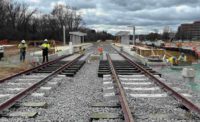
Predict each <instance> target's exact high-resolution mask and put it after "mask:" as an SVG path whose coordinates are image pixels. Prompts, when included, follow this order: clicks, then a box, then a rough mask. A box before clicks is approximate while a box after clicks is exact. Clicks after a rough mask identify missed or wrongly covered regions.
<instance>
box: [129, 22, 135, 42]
mask: <svg viewBox="0 0 200 122" xmlns="http://www.w3.org/2000/svg"><path fill="white" fill-rule="evenodd" d="M128 27H132V28H133V45H136V42H135V26H134V25H131V26H128Z"/></svg>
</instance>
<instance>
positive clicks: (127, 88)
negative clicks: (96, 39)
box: [91, 52, 200, 122]
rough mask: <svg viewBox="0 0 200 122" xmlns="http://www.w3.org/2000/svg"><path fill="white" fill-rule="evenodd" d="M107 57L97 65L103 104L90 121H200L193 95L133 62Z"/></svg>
mask: <svg viewBox="0 0 200 122" xmlns="http://www.w3.org/2000/svg"><path fill="white" fill-rule="evenodd" d="M117 53H119V54H118V55H117V54H116V53H115V54H111V55H109V54H107V56H106V58H104V59H105V60H103V61H100V64H99V71H98V76H99V77H103V94H104V100H103V102H100V103H97V104H94V105H93V107H94V108H98V109H99V110H98V111H101V112H94V113H93V114H92V115H91V120H92V121H100V122H101V121H104V120H105V121H126V122H133V121H141V122H144V121H145V122H149V121H158V122H160V121H182V120H185V121H191V120H192V121H199V120H200V118H199V114H200V108H199V107H198V106H197V105H195V104H194V103H192V102H191V100H190V99H191V98H192V95H190V94H189V93H188V92H187V91H184V90H183V89H181V88H179V87H177V85H176V84H171V83H166V82H165V81H166V79H163V78H162V77H161V74H159V73H158V72H155V71H153V70H152V69H151V68H149V67H147V66H144V65H140V64H137V63H135V62H133V61H132V60H131V59H130V58H128V57H127V56H126V55H124V54H122V53H120V52H117Z"/></svg>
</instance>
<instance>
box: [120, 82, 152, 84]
mask: <svg viewBox="0 0 200 122" xmlns="http://www.w3.org/2000/svg"><path fill="white" fill-rule="evenodd" d="M122 84H124V85H151V84H152V82H122Z"/></svg>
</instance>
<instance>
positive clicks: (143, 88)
mask: <svg viewBox="0 0 200 122" xmlns="http://www.w3.org/2000/svg"><path fill="white" fill-rule="evenodd" d="M124 89H125V90H132V91H157V90H160V88H159V87H150V88H145V87H138V88H130V87H124Z"/></svg>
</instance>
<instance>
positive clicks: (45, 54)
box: [41, 39, 50, 63]
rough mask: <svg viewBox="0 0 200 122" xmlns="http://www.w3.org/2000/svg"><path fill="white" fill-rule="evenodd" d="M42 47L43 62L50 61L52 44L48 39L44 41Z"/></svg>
mask: <svg viewBox="0 0 200 122" xmlns="http://www.w3.org/2000/svg"><path fill="white" fill-rule="evenodd" d="M41 48H42V57H43V61H42V62H43V63H44V62H48V61H49V57H48V54H49V48H50V44H49V43H48V40H47V39H45V40H44V43H43V44H42V45H41Z"/></svg>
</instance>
